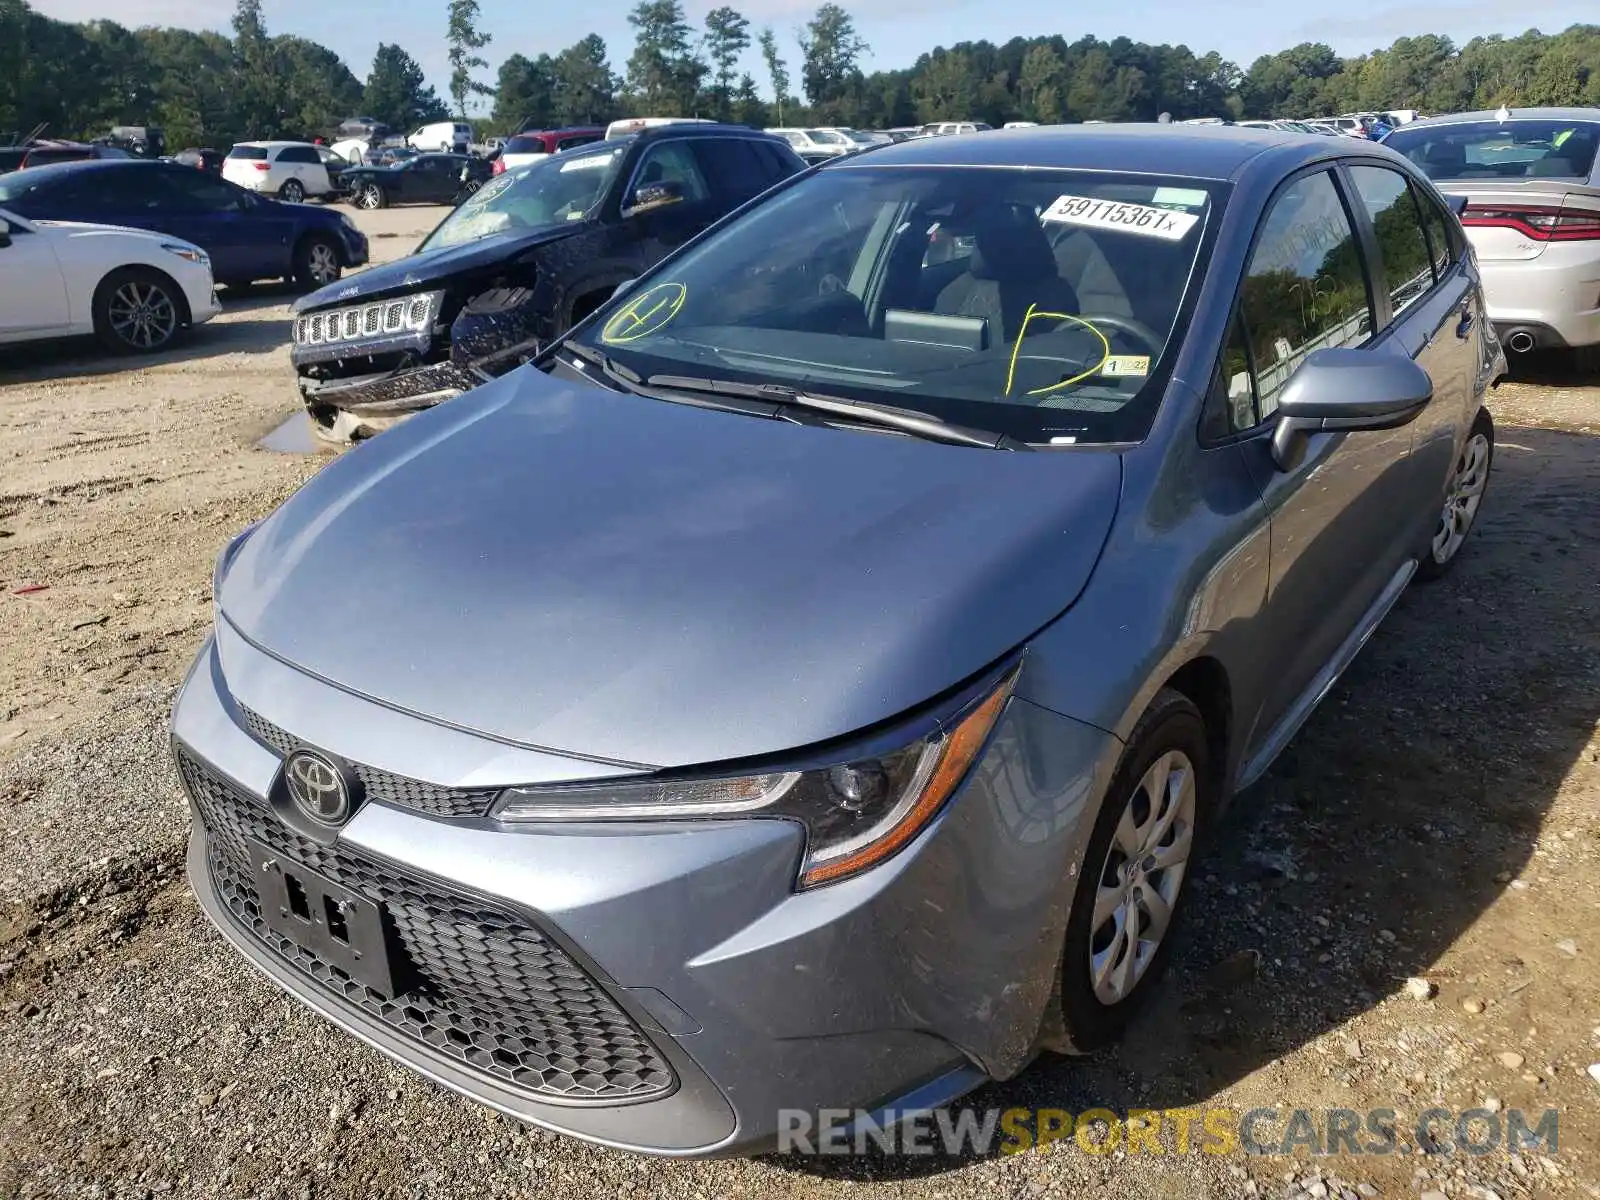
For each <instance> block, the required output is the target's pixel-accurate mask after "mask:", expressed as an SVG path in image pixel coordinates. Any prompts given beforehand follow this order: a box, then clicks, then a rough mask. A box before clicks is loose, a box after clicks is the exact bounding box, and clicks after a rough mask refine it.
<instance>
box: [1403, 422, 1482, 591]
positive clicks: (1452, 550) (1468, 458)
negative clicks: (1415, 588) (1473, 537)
mask: <svg viewBox="0 0 1600 1200" xmlns="http://www.w3.org/2000/svg"><path fill="white" fill-rule="evenodd" d="M1493 466H1494V418H1493V417H1491V416H1490V415H1489V412H1488V410H1487V409H1483V408H1480V409H1479V410H1478V415H1477V418H1476V419H1475V420H1474V421H1473V422H1472V429H1471V430H1470V431H1469V432H1468V433H1467V440H1466V443H1465V444H1464V445H1463V446H1462V447H1461V452H1460V453H1459V454H1457V455H1456V461H1455V465H1454V466H1453V467H1451V468H1450V478H1449V479H1448V480H1447V481H1446V482H1445V486H1444V504H1443V507H1442V509H1441V511H1440V513H1439V523H1438V524H1437V525H1436V526H1435V527H1434V531H1433V534H1432V536H1431V537H1430V538H1429V539H1428V544H1427V546H1426V547H1425V548H1424V550H1423V554H1422V561H1421V563H1420V564H1419V565H1418V567H1417V578H1418V579H1424V580H1433V579H1438V578H1440V577H1441V576H1443V575H1444V574H1445V572H1447V571H1448V570H1449V569H1450V568H1451V567H1453V566H1455V562H1456V559H1458V558H1460V557H1461V548H1462V547H1463V546H1464V545H1465V544H1466V541H1467V534H1469V533H1471V532H1472V527H1473V526H1474V525H1475V524H1477V520H1478V513H1479V511H1480V510H1481V509H1482V507H1483V497H1484V495H1485V493H1486V492H1487V491H1488V490H1489V472H1490V470H1491V469H1492V468H1493Z"/></svg>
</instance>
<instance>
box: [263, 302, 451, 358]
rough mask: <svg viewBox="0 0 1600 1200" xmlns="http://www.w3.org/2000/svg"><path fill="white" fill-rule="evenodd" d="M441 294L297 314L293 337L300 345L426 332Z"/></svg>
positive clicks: (431, 322)
mask: <svg viewBox="0 0 1600 1200" xmlns="http://www.w3.org/2000/svg"><path fill="white" fill-rule="evenodd" d="M442 297H443V293H442V292H428V293H426V294H424V295H421V296H404V297H401V298H400V299H398V300H378V301H374V302H373V303H371V304H358V305H355V306H354V307H352V308H337V309H333V310H332V311H330V312H320V313H311V314H309V315H308V316H304V317H297V318H295V323H294V340H295V343H296V344H297V345H300V346H324V345H330V344H335V343H338V342H348V341H352V340H355V339H358V338H370V337H377V336H378V335H379V334H382V335H384V336H390V335H393V334H398V333H419V334H420V333H427V332H428V331H429V329H430V328H431V327H432V325H433V318H434V314H435V311H436V309H437V307H438V305H439V302H440V300H441V299H442Z"/></svg>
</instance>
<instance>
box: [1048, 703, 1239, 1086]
mask: <svg viewBox="0 0 1600 1200" xmlns="http://www.w3.org/2000/svg"><path fill="white" fill-rule="evenodd" d="M1214 786H1215V785H1214V783H1213V773H1212V769H1211V752H1210V743H1209V742H1208V741H1207V739H1206V729H1205V723H1204V721H1203V720H1202V719H1201V716H1200V710H1199V709H1197V708H1196V707H1195V706H1194V703H1193V702H1192V701H1191V700H1190V699H1189V698H1188V697H1187V696H1185V695H1183V694H1182V693H1181V692H1176V691H1173V690H1171V689H1166V688H1164V689H1162V691H1160V692H1159V693H1157V695H1156V698H1155V700H1154V701H1153V702H1152V703H1151V705H1150V707H1149V708H1148V709H1147V710H1146V711H1145V714H1144V716H1142V717H1140V718H1139V723H1138V724H1137V725H1136V726H1134V730H1133V733H1132V734H1131V735H1130V737H1129V739H1128V747H1127V749H1126V750H1125V751H1124V752H1123V755H1122V761H1121V763H1120V764H1118V766H1117V771H1116V775H1115V776H1114V777H1113V779H1112V782H1111V788H1110V790H1109V792H1108V793H1107V795H1106V799H1105V803H1104V804H1103V805H1102V806H1101V808H1100V815H1099V817H1098V818H1097V819H1096V821H1095V827H1094V832H1093V833H1091V834H1090V836H1089V844H1088V847H1087V849H1086V850H1085V852H1084V858H1083V869H1082V871H1081V873H1080V874H1079V877H1078V887H1077V890H1076V892H1075V893H1074V897H1073V902H1072V911H1071V913H1070V914H1069V916H1068V918H1067V933H1066V939H1065V942H1064V945H1063V948H1062V956H1061V974H1060V978H1059V980H1058V981H1057V999H1058V1002H1059V1009H1060V1012H1059V1015H1060V1021H1061V1024H1060V1027H1059V1029H1056V1030H1054V1031H1052V1034H1051V1036H1050V1037H1049V1039H1048V1043H1047V1044H1048V1048H1050V1049H1053V1050H1057V1051H1059V1052H1064V1053H1069V1054H1070V1053H1082V1052H1084V1051H1088V1050H1092V1049H1094V1048H1095V1047H1097V1046H1102V1045H1105V1044H1106V1043H1107V1042H1110V1041H1113V1040H1115V1039H1116V1038H1117V1037H1118V1036H1119V1035H1120V1034H1121V1033H1122V1031H1123V1029H1124V1028H1125V1027H1126V1026H1127V1024H1128V1021H1129V1020H1131V1019H1132V1017H1133V1015H1134V1013H1135V1012H1136V1011H1137V1010H1138V1008H1139V1006H1140V1005H1141V1004H1142V1003H1143V1002H1144V1000H1145V999H1146V997H1148V996H1149V994H1150V993H1151V992H1152V991H1153V990H1154V988H1155V984H1156V981H1157V980H1158V979H1159V978H1160V976H1161V973H1162V971H1163V970H1164V969H1165V967H1166V961H1167V955H1168V951H1169V950H1170V948H1171V946H1172V940H1173V931H1174V929H1175V928H1176V927H1177V924H1178V919H1179V917H1180V916H1181V914H1182V911H1183V906H1184V901H1185V899H1186V897H1187V892H1188V889H1187V887H1186V886H1185V885H1186V884H1187V883H1188V876H1189V870H1190V867H1191V865H1192V864H1193V862H1194V860H1195V854H1196V852H1197V849H1198V846H1199V841H1200V831H1201V826H1202V824H1203V822H1204V820H1205V818H1206V815H1207V813H1208V811H1209V810H1210V809H1211V807H1212V804H1213V801H1214V799H1215V797H1214V796H1213V795H1212V791H1213V788H1214Z"/></svg>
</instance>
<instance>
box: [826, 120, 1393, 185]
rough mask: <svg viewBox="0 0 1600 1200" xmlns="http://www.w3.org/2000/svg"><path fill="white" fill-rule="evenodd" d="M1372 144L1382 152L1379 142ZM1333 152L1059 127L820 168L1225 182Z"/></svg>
mask: <svg viewBox="0 0 1600 1200" xmlns="http://www.w3.org/2000/svg"><path fill="white" fill-rule="evenodd" d="M945 123H946V124H957V123H958V122H953V121H952V122H945ZM960 123H962V124H968V123H970V122H960ZM1348 140H1350V141H1351V142H1352V145H1351V147H1349V148H1346V147H1343V146H1340V147H1338V149H1339V150H1340V151H1341V152H1344V151H1346V150H1347V149H1348V150H1349V152H1352V153H1354V152H1358V151H1359V150H1360V149H1361V146H1360V144H1359V143H1356V142H1354V140H1353V139H1348ZM1373 145H1374V147H1376V143H1373ZM1332 149H1333V146H1332V145H1331V144H1330V139H1328V138H1325V137H1319V136H1317V135H1316V134H1313V133H1300V132H1298V131H1292V130H1281V129H1245V128H1240V127H1239V126H1236V125H1159V124H1104V125H1068V126H1062V125H1057V126H1050V127H1039V128H1034V129H997V130H989V131H985V132H984V133H983V135H982V136H976V135H975V136H972V137H964V138H915V139H912V140H910V141H904V142H894V143H892V144H890V145H885V146H879V147H876V148H874V149H870V150H867V151H866V152H864V153H862V154H859V155H852V156H850V157H848V158H844V159H840V160H838V161H836V162H833V163H828V164H826V165H825V166H823V167H822V168H821V169H822V170H825V171H849V170H861V169H863V168H869V167H882V166H973V167H1078V168H1082V169H1084V170H1094V171H1131V172H1142V173H1150V174H1162V175H1182V176H1187V177H1190V178H1194V179H1218V180H1226V179H1233V178H1235V177H1236V176H1237V175H1238V174H1239V173H1240V172H1241V171H1242V170H1243V169H1244V167H1245V166H1246V165H1247V164H1249V163H1251V162H1253V161H1254V160H1256V159H1258V158H1261V157H1262V156H1264V155H1266V156H1272V157H1275V158H1278V159H1280V160H1281V162H1280V163H1279V165H1280V166H1281V167H1282V168H1283V169H1285V170H1292V169H1293V168H1294V166H1295V165H1296V164H1297V163H1298V162H1301V161H1309V160H1312V159H1315V158H1326V157H1327V156H1328V154H1329V152H1330V150H1332Z"/></svg>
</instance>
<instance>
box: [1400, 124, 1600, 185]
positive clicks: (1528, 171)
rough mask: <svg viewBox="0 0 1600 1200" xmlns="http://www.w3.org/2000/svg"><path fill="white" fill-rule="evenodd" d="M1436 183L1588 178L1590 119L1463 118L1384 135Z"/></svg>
mask: <svg viewBox="0 0 1600 1200" xmlns="http://www.w3.org/2000/svg"><path fill="white" fill-rule="evenodd" d="M1383 144H1384V145H1385V146H1388V147H1389V148H1390V149H1391V150H1398V151H1399V152H1400V153H1401V154H1404V155H1405V156H1406V157H1407V158H1409V159H1410V160H1411V161H1412V162H1414V163H1415V164H1416V165H1417V166H1419V167H1421V168H1422V169H1423V170H1424V171H1425V172H1427V175H1428V178H1430V179H1436V180H1439V181H1440V182H1447V181H1449V180H1452V179H1587V178H1588V177H1589V173H1590V172H1591V171H1592V170H1594V160H1595V150H1596V147H1597V146H1600V123H1596V122H1591V121H1570V120H1569V121H1542V120H1540V121H1536V120H1512V121H1505V122H1498V121H1467V122H1462V123H1460V124H1451V125H1428V126H1424V127H1422V128H1420V129H1419V128H1418V127H1417V126H1415V125H1403V126H1401V127H1400V128H1399V129H1396V130H1395V131H1394V132H1393V133H1391V134H1390V135H1389V136H1388V137H1386V138H1385V139H1384V140H1383Z"/></svg>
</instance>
